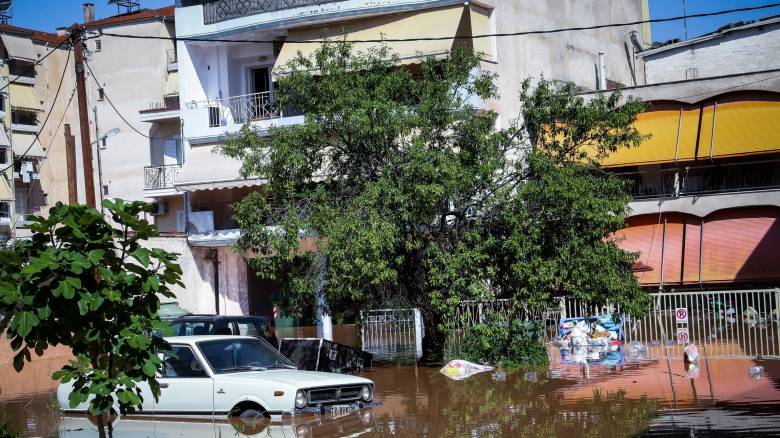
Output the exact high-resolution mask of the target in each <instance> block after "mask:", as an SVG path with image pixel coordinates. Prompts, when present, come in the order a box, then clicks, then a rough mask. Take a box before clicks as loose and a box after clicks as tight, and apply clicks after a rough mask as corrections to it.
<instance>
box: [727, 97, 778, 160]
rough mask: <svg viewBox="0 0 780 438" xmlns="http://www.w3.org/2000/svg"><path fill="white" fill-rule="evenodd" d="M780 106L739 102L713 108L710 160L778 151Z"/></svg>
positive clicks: (773, 102) (770, 102)
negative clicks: (713, 131)
mask: <svg viewBox="0 0 780 438" xmlns="http://www.w3.org/2000/svg"><path fill="white" fill-rule="evenodd" d="M778 123H780V102H779V101H742V102H728V103H718V104H717V106H715V134H714V135H715V139H714V141H713V147H712V156H713V157H727V156H735V155H749V154H756V153H763V152H770V151H777V150H780V129H778Z"/></svg>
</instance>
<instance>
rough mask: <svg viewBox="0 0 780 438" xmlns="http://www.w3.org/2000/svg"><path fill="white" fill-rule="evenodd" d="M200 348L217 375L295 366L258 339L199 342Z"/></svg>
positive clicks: (293, 367)
mask: <svg viewBox="0 0 780 438" xmlns="http://www.w3.org/2000/svg"><path fill="white" fill-rule="evenodd" d="M198 348H200V351H201V352H202V353H203V356H205V357H206V360H207V361H208V362H209V364H210V365H211V369H212V370H213V371H214V373H216V374H224V373H232V372H240V371H252V370H256V369H258V368H291V369H295V365H293V363H292V362H290V360H289V359H287V358H286V357H284V356H282V355H281V353H279V352H278V351H276V350H274V349H273V348H272V347H271V346H270V345H268V344H267V343H265V342H262V341H259V340H257V339H241V338H238V339H236V340H226V339H221V340H217V341H203V342H198Z"/></svg>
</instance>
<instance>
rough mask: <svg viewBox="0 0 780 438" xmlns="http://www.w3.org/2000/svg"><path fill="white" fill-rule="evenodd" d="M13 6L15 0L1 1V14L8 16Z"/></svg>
mask: <svg viewBox="0 0 780 438" xmlns="http://www.w3.org/2000/svg"><path fill="white" fill-rule="evenodd" d="M12 4H13V0H0V14H7V13H8V11H9V10H10V9H11V5H12Z"/></svg>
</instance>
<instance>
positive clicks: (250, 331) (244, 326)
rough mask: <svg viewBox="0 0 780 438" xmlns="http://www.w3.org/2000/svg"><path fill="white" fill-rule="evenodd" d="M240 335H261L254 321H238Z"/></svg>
mask: <svg viewBox="0 0 780 438" xmlns="http://www.w3.org/2000/svg"><path fill="white" fill-rule="evenodd" d="M236 325H237V326H238V335H239V336H255V337H257V336H260V330H258V329H257V326H256V325H255V323H254V322H252V321H236Z"/></svg>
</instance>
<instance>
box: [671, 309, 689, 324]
mask: <svg viewBox="0 0 780 438" xmlns="http://www.w3.org/2000/svg"><path fill="white" fill-rule="evenodd" d="M674 317H675V318H676V319H677V324H688V309H687V308H686V307H678V308H677V309H676V310H675V311H674Z"/></svg>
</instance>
